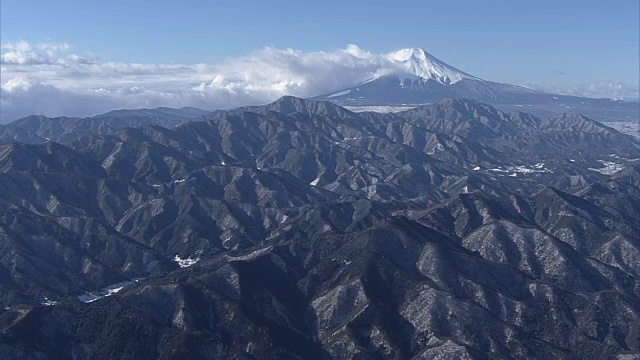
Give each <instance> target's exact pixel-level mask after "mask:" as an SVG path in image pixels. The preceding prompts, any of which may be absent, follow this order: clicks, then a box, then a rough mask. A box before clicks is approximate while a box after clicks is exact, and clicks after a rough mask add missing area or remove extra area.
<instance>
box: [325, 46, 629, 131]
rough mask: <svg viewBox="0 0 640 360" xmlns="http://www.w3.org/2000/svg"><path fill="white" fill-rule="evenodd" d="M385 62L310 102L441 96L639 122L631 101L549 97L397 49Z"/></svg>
mask: <svg viewBox="0 0 640 360" xmlns="http://www.w3.org/2000/svg"><path fill="white" fill-rule="evenodd" d="M388 58H389V59H390V60H391V61H393V62H394V63H397V64H399V69H398V70H397V71H395V72H393V73H390V74H384V75H381V76H376V77H373V78H371V79H369V80H367V81H365V82H363V83H360V84H354V85H353V86H352V87H349V88H346V89H343V90H341V91H338V92H335V93H331V94H324V95H320V96H316V97H313V98H312V99H314V100H322V101H331V102H333V103H335V104H338V105H341V106H348V107H354V108H361V109H364V110H367V107H372V106H377V107H378V108H379V107H380V106H388V107H391V108H393V107H400V108H405V107H411V106H417V105H422V104H429V103H434V102H438V101H440V100H442V99H444V98H468V99H473V100H476V101H480V102H483V103H487V104H491V105H492V106H494V107H497V108H499V109H501V110H503V111H507V112H512V111H525V112H528V113H531V114H534V115H537V116H541V117H548V116H553V115H557V114H559V113H564V112H571V113H580V114H583V115H585V116H588V117H590V118H592V119H595V120H598V121H620V122H637V121H640V103H638V102H637V101H622V100H612V99H594V98H586V97H578V96H567V95H558V94H550V93H546V92H542V91H537V90H532V89H529V88H525V87H522V86H515V85H510V84H503V83H497V82H493V81H489V80H484V79H481V78H479V77H476V76H473V75H469V74H467V73H465V72H463V71H461V70H458V69H456V68H455V67H453V66H451V65H448V64H446V63H445V62H443V61H441V60H439V59H437V58H436V57H434V56H433V55H431V54H429V53H427V52H426V51H424V50H422V49H402V50H399V51H397V52H393V53H390V54H388Z"/></svg>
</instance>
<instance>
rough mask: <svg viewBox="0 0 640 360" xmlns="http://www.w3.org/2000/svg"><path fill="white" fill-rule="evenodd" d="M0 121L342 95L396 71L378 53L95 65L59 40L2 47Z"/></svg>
mask: <svg viewBox="0 0 640 360" xmlns="http://www.w3.org/2000/svg"><path fill="white" fill-rule="evenodd" d="M0 66H1V72H2V81H1V83H0V85H1V89H0V106H1V108H0V110H1V113H0V117H1V118H0V122H8V121H11V120H14V119H16V118H19V117H22V116H27V115H31V114H43V115H47V116H62V115H66V116H89V115H93V114H98V113H102V112H106V111H109V110H113V109H120V108H143V107H147V108H149V107H157V106H168V107H183V106H193V107H199V108H204V109H224V108H233V107H237V106H242V105H249V104H262V103H266V102H269V101H273V100H275V99H277V98H279V97H281V96H284V95H294V96H301V97H308V96H313V95H318V94H322V93H326V92H331V91H337V90H341V89H343V88H345V87H349V86H352V85H353V84H355V83H359V82H362V81H365V80H368V79H370V78H372V77H374V76H380V75H385V74H388V73H391V72H393V71H396V70H397V69H398V65H397V64H396V63H393V62H391V61H389V60H388V59H387V58H386V57H385V56H384V55H382V54H372V53H370V52H368V51H365V50H362V49H361V48H359V47H358V46H355V45H349V46H347V47H346V48H345V49H338V50H334V51H318V52H303V51H298V50H293V49H275V48H265V49H263V50H260V51H255V52H253V53H250V54H248V55H246V56H242V57H239V58H233V59H229V60H227V61H225V62H223V63H219V64H188V65H181V64H137V63H118V62H101V61H99V59H96V58H87V57H83V56H80V55H77V54H75V53H73V52H72V48H71V46H70V45H68V44H65V43H40V44H29V43H26V42H17V43H4V44H2V54H1V57H0Z"/></svg>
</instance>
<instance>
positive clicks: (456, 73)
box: [387, 49, 481, 85]
mask: <svg viewBox="0 0 640 360" xmlns="http://www.w3.org/2000/svg"><path fill="white" fill-rule="evenodd" d="M387 58H388V59H389V60H390V61H392V62H394V63H396V64H398V65H400V67H401V68H402V69H403V70H404V71H405V73H406V74H398V75H399V76H402V75H407V74H408V75H410V76H414V77H418V78H420V79H422V80H435V81H437V82H439V83H442V84H445V85H449V84H454V83H457V82H458V81H460V80H462V79H473V80H481V79H479V78H477V77H475V76H472V75H469V74H467V73H465V72H463V71H462V70H458V69H456V68H454V67H453V66H451V65H449V64H447V63H445V62H443V61H441V60H439V59H438V58H436V57H435V56H433V55H431V54H429V53H428V52H426V51H424V50H422V49H402V50H398V51H395V52H392V53H389V54H387Z"/></svg>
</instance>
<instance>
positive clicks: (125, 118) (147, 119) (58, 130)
mask: <svg viewBox="0 0 640 360" xmlns="http://www.w3.org/2000/svg"><path fill="white" fill-rule="evenodd" d="M207 113H209V112H208V111H205V110H200V109H196V108H188V107H185V108H181V109H171V108H164V107H159V108H155V109H137V110H114V111H110V112H108V113H105V114H101V115H96V116H93V117H87V118H68V117H56V118H49V117H46V116H41V115H32V116H27V117H25V118H22V119H18V120H15V121H13V122H11V123H9V124H6V125H0V144H3V143H11V142H14V141H17V142H24V143H29V144H38V143H44V142H47V141H56V142H63V143H64V142H68V141H71V140H74V139H75V138H77V137H78V136H79V135H85V134H86V135H106V134H112V133H113V132H115V131H116V130H119V129H123V128H126V127H140V126H144V125H158V126H163V127H167V128H172V127H175V126H176V125H179V124H181V123H184V122H186V121H190V120H195V119H197V118H198V117H200V116H202V115H205V114H207Z"/></svg>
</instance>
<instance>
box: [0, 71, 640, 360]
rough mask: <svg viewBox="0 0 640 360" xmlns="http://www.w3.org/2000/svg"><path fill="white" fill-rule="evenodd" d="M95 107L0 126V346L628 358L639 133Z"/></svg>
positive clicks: (636, 311)
mask: <svg viewBox="0 0 640 360" xmlns="http://www.w3.org/2000/svg"><path fill="white" fill-rule="evenodd" d="M435 65H439V64H435ZM435 65H434V66H433V68H429V69H426V68H425V69H422V70H425V71H426V72H428V73H429V74H433V76H436V77H438V79H439V80H440V81H442V83H440V82H438V84H440V85H439V86H454V85H455V84H458V83H461V82H463V81H465V80H467V81H480V80H476V79H472V78H463V79H457V78H456V76H455V74H453V73H450V72H446V71H444V70H446V69H444V70H443V68H438V66H435ZM443 66H444V65H443ZM376 81H387V78H385V79H377V80H375V81H373V82H371V83H374V82H376ZM412 81H415V80H412ZM429 81H432V80H429ZM167 112H168V113H167ZM161 113H162V114H161ZM163 114H165V115H163ZM109 116H110V118H109V119H107V120H105V119H104V118H100V117H98V119H96V118H88V119H68V118H58V119H57V120H55V121H49V120H47V119H43V118H27V120H22V121H20V122H16V123H13V124H10V125H8V126H5V127H3V128H2V129H0V131H3V132H2V133H0V134H3V135H2V136H0V140H1V141H0V143H1V145H0V289H1V290H0V357H2V358H24V359H47V358H49V359H67V358H69V359H71V358H74V359H108V358H129V359H140V358H190V359H211V358H232V359H264V358H281V359H302V358H304V359H307V358H309V359H314V358H317V359H325V358H354V359H376V358H378V359H405V358H410V359H438V358H440V359H451V358H461V359H464V358H471V359H485V358H496V357H499V358H567V359H574V358H576V359H577V358H624V357H625V356H627V357H630V358H633V357H634V356H638V355H640V333H639V332H638V329H640V142H639V141H638V140H637V139H636V138H633V137H631V136H628V135H625V134H623V133H620V132H618V131H617V130H615V129H613V128H610V127H608V126H606V125H603V124H602V123H601V122H598V121H595V120H592V119H590V118H589V117H585V116H582V115H578V114H560V115H554V116H551V117H538V116H536V115H532V114H529V113H525V112H518V111H516V112H504V111H502V110H500V109H498V108H496V107H494V106H491V105H488V104H484V103H481V102H478V101H474V100H460V99H451V98H445V99H442V100H439V101H434V102H433V103H431V104H428V105H420V106H417V107H415V108H414V109H411V110H407V111H403V112H397V113H385V114H382V113H375V112H359V113H356V112H352V111H349V110H348V109H346V108H344V107H341V106H338V105H336V104H335V103H334V102H329V101H313V100H304V99H300V98H295V97H283V98H281V99H279V100H278V101H276V102H274V103H271V104H268V105H265V106H258V107H244V108H239V109H235V110H230V111H216V112H212V113H204V114H203V113H201V112H200V111H197V110H192V109H182V110H181V111H177V112H173V111H169V110H166V111H165V110H163V111H160V110H148V111H144V112H141V111H132V112H128V113H127V112H119V113H112V114H111V115H109ZM29 119H31V120H29ZM158 120H160V121H161V122H159V121H158ZM102 123H104V124H105V125H101V124H102ZM60 124H65V125H64V126H62V125H60ZM160 125H162V126H160ZM9 131H11V132H12V133H10V132H9ZM4 134H9V135H4ZM11 134H15V135H19V136H21V137H15V138H14V137H13V136H10V135H11ZM46 137H48V138H50V139H51V140H47V139H46ZM53 139H55V141H54V140H53Z"/></svg>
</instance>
